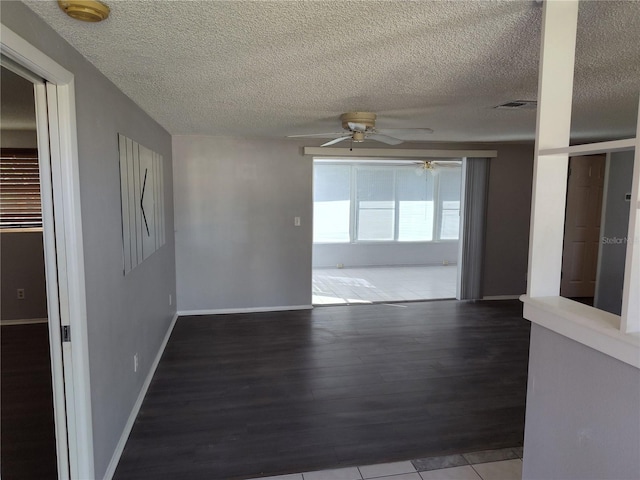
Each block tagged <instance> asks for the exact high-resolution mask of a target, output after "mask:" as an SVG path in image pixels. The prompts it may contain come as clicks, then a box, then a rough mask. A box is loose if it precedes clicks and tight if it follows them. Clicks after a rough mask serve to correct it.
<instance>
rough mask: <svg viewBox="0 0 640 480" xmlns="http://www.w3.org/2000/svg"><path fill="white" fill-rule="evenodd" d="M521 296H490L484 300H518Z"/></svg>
mask: <svg viewBox="0 0 640 480" xmlns="http://www.w3.org/2000/svg"><path fill="white" fill-rule="evenodd" d="M520 295H522V294H520ZM520 295H489V296H488V297H482V300H518V299H519V298H520Z"/></svg>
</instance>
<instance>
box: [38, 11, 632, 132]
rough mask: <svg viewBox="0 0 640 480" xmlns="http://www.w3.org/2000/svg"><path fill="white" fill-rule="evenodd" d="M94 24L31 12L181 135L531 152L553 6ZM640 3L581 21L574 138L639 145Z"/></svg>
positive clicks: (213, 14) (177, 17)
mask: <svg viewBox="0 0 640 480" xmlns="http://www.w3.org/2000/svg"><path fill="white" fill-rule="evenodd" d="M105 1H106V3H107V4H109V5H110V7H111V16H110V17H109V19H108V20H106V21H105V22H103V23H100V24H83V23H80V22H77V21H74V20H72V19H70V18H68V17H67V16H65V15H64V14H63V13H62V12H61V11H60V9H59V8H58V6H57V4H56V3H55V2H53V1H31V0H25V3H26V4H27V5H28V6H29V7H30V8H31V9H32V10H34V11H35V12H36V13H37V14H38V15H40V16H41V17H42V18H43V19H44V20H45V21H46V22H47V23H48V24H50V25H51V26H52V27H53V28H54V29H55V30H57V31H58V32H59V33H60V34H61V35H62V36H63V37H64V38H65V39H66V40H67V41H69V43H71V44H72V45H73V46H74V47H75V48H76V49H78V50H79V51H80V52H81V53H82V54H83V55H84V56H85V57H87V58H88V59H89V60H90V61H91V62H92V63H93V64H94V65H95V66H96V67H97V68H98V69H100V70H101V71H102V72H103V73H104V74H105V75H106V76H107V77H108V78H110V79H111V80H112V81H113V82H114V83H115V84H116V85H117V86H118V87H119V88H120V89H121V90H123V91H124V92H125V93H126V94H127V95H128V96H129V97H131V98H132V99H133V100H134V101H135V102H136V103H138V104H139V105H140V106H141V107H142V108H143V109H144V110H145V111H146V112H148V113H149V114H150V115H151V116H152V117H153V118H154V119H155V120H157V121H158V122H159V123H160V124H162V125H163V126H164V127H165V128H166V129H167V130H168V131H169V132H170V133H172V134H211V135H241V136H268V137H284V136H286V135H290V134H306V133H318V132H332V131H336V130H338V129H339V128H340V123H339V120H338V117H339V115H340V114H341V113H343V112H346V111H352V110H359V111H363V110H364V111H373V112H376V113H377V114H378V123H377V126H378V127H380V128H409V127H429V128H432V129H433V130H434V133H433V134H432V135H431V136H430V139H431V140H434V141H492V140H527V139H532V138H533V137H534V130H535V111H531V110H529V111H527V110H516V111H509V110H506V111H505V110H496V109H493V108H492V107H493V106H495V105H497V104H499V103H503V102H506V101H509V100H530V99H535V98H536V93H537V87H536V85H537V77H538V74H537V65H538V50H539V43H540V26H541V13H542V6H541V5H540V3H539V2H534V1H492V2H487V1H451V2H446V1H437V2H436V1H402V2H401V1H371V0H366V1H344V0H340V1H329V0H325V1H302V0H298V1H163V0H153V1H149V0H146V1H140V0H137V1H128V0H121V1H113V0H111V1H109V0H105ZM639 91H640V2H636V1H627V2H595V1H594V2H585V3H583V4H582V5H581V11H580V33H579V38H578V52H577V65H576V92H575V95H574V96H575V101H574V122H573V123H574V126H573V127H574V128H573V134H574V137H575V138H576V139H581V138H615V137H621V136H622V137H624V136H630V135H633V132H634V128H635V117H636V113H637V105H638V92H639Z"/></svg>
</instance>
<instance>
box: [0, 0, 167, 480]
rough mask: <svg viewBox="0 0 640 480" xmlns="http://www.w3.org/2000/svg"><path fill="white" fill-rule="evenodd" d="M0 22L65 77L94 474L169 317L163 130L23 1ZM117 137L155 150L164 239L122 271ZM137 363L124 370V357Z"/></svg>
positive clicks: (103, 464) (4, 7) (9, 6)
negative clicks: (72, 109) (69, 93)
mask: <svg viewBox="0 0 640 480" xmlns="http://www.w3.org/2000/svg"><path fill="white" fill-rule="evenodd" d="M0 3H1V5H0V6H1V14H2V23H3V24H4V25H6V26H7V27H9V28H10V29H12V30H13V31H14V32H16V33H17V34H18V35H20V36H22V37H23V38H25V39H26V40H27V41H28V42H30V43H31V44H32V45H34V46H35V47H36V48H38V49H39V50H41V51H43V52H44V53H46V54H47V55H49V56H50V57H51V58H53V59H54V60H55V61H57V62H58V63H60V64H61V65H62V66H63V67H65V68H66V69H67V70H69V71H71V72H72V73H73V74H74V75H75V93H76V116H77V127H78V155H79V177H80V200H81V210H82V234H83V239H84V261H85V279H86V285H85V286H86V293H87V329H88V337H89V357H90V358H89V362H90V373H91V390H92V391H91V399H92V413H93V428H94V438H93V440H94V451H95V476H96V478H101V477H102V476H103V475H104V473H105V470H106V468H107V465H108V463H109V461H110V459H111V457H112V455H113V453H114V450H115V447H116V444H117V442H118V440H119V439H120V436H121V434H122V432H123V430H124V427H125V423H126V421H127V419H128V417H129V415H130V413H131V410H132V408H133V406H134V403H135V400H136V398H137V397H138V394H139V392H140V389H141V387H142V384H143V382H144V379H145V377H146V375H147V373H148V372H149V370H150V367H151V363H152V362H153V360H154V358H155V356H156V354H157V352H158V350H159V348H160V345H161V342H162V340H163V338H164V336H165V334H166V332H167V330H168V327H169V325H170V322H171V319H172V317H173V315H174V311H175V304H174V306H173V307H170V306H169V302H168V297H169V294H174V295H175V254H174V252H175V248H174V242H173V238H172V235H171V232H172V230H173V205H172V203H171V199H172V197H173V191H172V170H171V136H170V135H169V134H168V133H167V132H166V131H165V130H164V129H163V128H162V127H161V126H160V125H158V124H157V123H156V122H154V121H153V120H152V119H151V118H149V117H148V116H147V115H146V114H145V113H144V112H143V111H142V110H141V109H140V108H139V107H138V106H137V105H135V104H134V103H133V102H132V101H131V100H130V99H129V98H128V97H126V96H125V95H124V94H123V93H122V92H120V91H119V90H118V89H117V88H116V87H115V86H114V85H113V84H112V83H111V82H110V81H109V80H107V79H106V78H105V77H104V76H103V75H102V74H100V73H99V72H98V70H97V69H96V68H95V67H93V66H92V65H91V64H90V63H89V62H88V61H87V60H86V59H84V58H83V57H82V56H81V55H80V54H79V53H77V52H76V51H75V50H74V49H73V48H72V47H71V46H70V45H69V44H67V43H66V42H65V41H64V40H63V39H62V38H61V37H60V36H58V35H57V34H56V33H55V32H54V31H53V30H52V29H51V28H50V27H48V26H47V25H46V24H45V23H44V22H43V21H42V20H41V19H40V18H39V17H37V16H36V15H35V14H33V13H32V12H31V10H29V9H28V8H27V7H26V6H25V5H23V4H21V3H18V2H0ZM118 133H122V134H124V135H126V136H128V137H130V138H132V139H134V140H136V141H137V142H139V143H140V144H142V145H145V146H147V147H149V148H151V149H152V150H155V151H157V152H158V153H160V154H161V155H163V156H164V159H165V164H164V168H165V171H164V175H165V177H164V178H165V188H166V190H165V198H166V199H167V202H166V212H167V232H168V235H167V240H168V241H167V244H166V245H165V246H164V247H162V248H161V249H160V250H158V251H157V252H156V253H154V254H153V255H152V256H151V257H149V259H147V260H146V261H145V262H144V263H143V264H141V265H139V266H138V267H137V268H136V269H135V270H133V271H132V272H131V273H130V274H128V275H127V276H126V277H125V276H124V275H123V270H122V265H123V260H122V228H121V213H120V179H119V163H118V158H119V157H118V136H117V135H118ZM136 352H137V353H138V354H139V358H140V368H139V369H138V372H137V373H134V372H133V355H134V354H135V353H136Z"/></svg>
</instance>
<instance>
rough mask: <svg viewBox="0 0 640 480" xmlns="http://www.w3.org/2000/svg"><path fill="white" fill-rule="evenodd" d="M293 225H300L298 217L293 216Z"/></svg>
mask: <svg viewBox="0 0 640 480" xmlns="http://www.w3.org/2000/svg"><path fill="white" fill-rule="evenodd" d="M293 225H294V226H295V227H299V226H300V217H293Z"/></svg>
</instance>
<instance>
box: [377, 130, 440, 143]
mask: <svg viewBox="0 0 640 480" xmlns="http://www.w3.org/2000/svg"><path fill="white" fill-rule="evenodd" d="M376 131H377V132H378V133H381V134H383V135H389V136H391V137H395V138H400V139H402V140H405V141H418V140H429V138H428V137H429V135H431V134H432V133H433V130H431V129H430V128H378V129H377V130H376Z"/></svg>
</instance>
